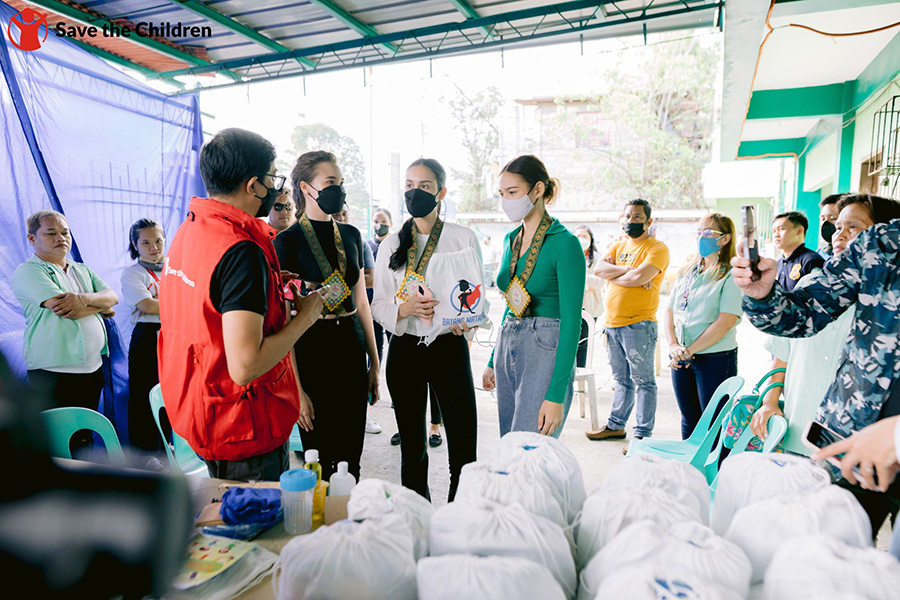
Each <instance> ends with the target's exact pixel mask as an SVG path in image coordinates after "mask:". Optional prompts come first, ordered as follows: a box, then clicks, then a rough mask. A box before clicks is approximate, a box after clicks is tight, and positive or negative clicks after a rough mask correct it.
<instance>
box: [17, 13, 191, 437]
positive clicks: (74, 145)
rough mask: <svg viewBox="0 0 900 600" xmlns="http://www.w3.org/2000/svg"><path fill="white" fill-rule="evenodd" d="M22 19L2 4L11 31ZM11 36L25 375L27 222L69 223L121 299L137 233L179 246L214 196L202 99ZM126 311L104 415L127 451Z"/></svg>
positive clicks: (82, 255)
mask: <svg viewBox="0 0 900 600" xmlns="http://www.w3.org/2000/svg"><path fill="white" fill-rule="evenodd" d="M16 12H18V11H17V10H15V9H13V8H11V7H9V6H8V5H6V4H3V3H2V2H0V23H3V24H6V23H9V20H10V18H11V17H12V16H13V15H14V14H15V13H16ZM0 29H2V30H3V44H0V129H2V131H3V141H2V147H0V231H2V234H0V256H2V258H3V260H2V261H0V351H2V352H3V354H4V355H5V356H6V357H7V359H8V360H9V362H10V363H11V365H12V367H13V369H14V370H15V371H16V372H17V373H18V374H19V375H24V370H25V365H24V361H23V358H22V332H23V329H24V326H25V320H24V317H23V315H22V310H21V307H20V306H19V303H18V302H17V301H16V298H15V296H14V295H13V293H12V289H11V285H10V281H11V278H12V273H13V271H14V270H15V268H16V267H17V266H18V265H19V264H20V263H21V262H23V261H24V260H25V259H26V258H27V257H28V256H30V255H31V253H32V248H31V245H30V244H29V243H28V241H27V239H26V237H25V233H26V232H25V219H26V217H27V216H28V215H29V214H31V213H33V212H35V211H37V210H41V209H47V208H52V209H55V210H59V211H60V212H62V213H64V214H65V215H66V217H67V219H68V221H69V225H70V228H71V231H72V233H73V238H74V245H73V249H72V258H73V259H74V260H77V261H80V262H84V263H85V264H87V265H88V266H90V267H91V268H92V269H94V270H95V271H96V272H97V273H98V274H99V275H100V277H101V278H102V279H103V280H104V281H106V283H107V284H108V285H109V286H110V287H112V288H113V289H114V290H116V293H119V297H120V298H121V293H120V292H121V289H120V283H119V280H120V277H121V273H122V270H123V269H125V268H126V267H128V266H130V265H131V264H132V261H131V259H130V257H129V256H128V254H127V248H128V229H129V227H130V226H131V224H132V223H133V222H134V221H136V220H138V219H139V218H142V217H147V218H150V219H154V220H156V221H158V222H160V223H161V224H162V226H163V228H164V230H165V231H166V234H167V235H168V236H169V237H172V236H174V234H175V231H176V230H177V229H178V226H179V225H180V224H181V222H182V220H183V219H184V215H185V214H186V212H187V206H188V202H189V201H190V198H191V197H192V196H194V195H200V196H202V195H204V187H203V182H202V180H201V178H200V173H199V169H198V161H197V157H198V154H199V152H200V147H201V145H202V143H203V132H202V129H201V123H200V108H199V101H198V98H197V97H196V96H182V97H178V98H170V97H168V96H166V95H164V94H162V93H160V92H157V91H155V90H153V89H152V88H149V87H147V86H146V85H144V84H142V83H140V82H138V81H136V80H135V79H133V78H131V77H130V76H128V75H126V74H124V73H122V72H120V71H119V70H118V69H116V68H115V67H112V66H110V65H109V64H107V63H106V62H104V61H103V60H101V59H99V58H96V57H95V56H93V55H92V54H90V53H89V52H87V51H85V50H82V49H81V48H78V47H76V46H75V45H74V44H72V43H70V42H68V41H66V40H65V39H63V38H57V37H56V36H54V35H53V34H52V32H51V33H50V35H48V37H47V40H46V42H44V44H43V46H42V47H41V48H40V49H38V50H34V51H31V52H25V51H22V50H19V49H18V48H16V47H15V46H13V45H12V44H11V43H10V41H9V40H8V39H7V35H8V33H7V28H6V27H2V28H0ZM13 32H14V35H17V34H16V33H15V29H13ZM40 37H41V38H43V30H42V31H41V35H40ZM116 311H117V312H116V317H115V319H114V320H113V321H111V322H109V323H108V324H107V330H108V332H109V334H110V348H111V356H110V360H109V361H107V363H106V364H105V367H106V375H107V389H106V391H105V393H104V397H103V401H102V406H101V409H102V412H104V413H105V414H106V415H107V416H108V417H110V418H111V420H112V421H113V423H114V424H115V425H116V429H117V431H118V433H119V437H120V439H121V440H122V441H123V442H127V439H128V435H127V433H128V426H127V422H126V419H125V418H124V415H126V414H127V411H126V406H127V402H128V382H127V378H128V367H127V358H126V354H127V349H128V341H129V339H130V336H131V329H132V325H131V322H130V315H129V314H128V312H129V311H128V309H127V307H126V306H125V305H124V304H121V303H120V304H119V306H117V307H116Z"/></svg>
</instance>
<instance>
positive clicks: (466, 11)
mask: <svg viewBox="0 0 900 600" xmlns="http://www.w3.org/2000/svg"><path fill="white" fill-rule="evenodd" d="M449 1H450V4H452V5H453V8H455V9H456V10H458V11H459V12H460V14H462V16H464V17H465V18H467V19H479V18H481V15H479V14H478V11H476V10H475V8H474V7H473V6H472V5H471V4H469V2H468V0H449ZM481 29H482V31H484V35H485V36H486V37H491V30H490V29H488V28H487V27H482V28H481Z"/></svg>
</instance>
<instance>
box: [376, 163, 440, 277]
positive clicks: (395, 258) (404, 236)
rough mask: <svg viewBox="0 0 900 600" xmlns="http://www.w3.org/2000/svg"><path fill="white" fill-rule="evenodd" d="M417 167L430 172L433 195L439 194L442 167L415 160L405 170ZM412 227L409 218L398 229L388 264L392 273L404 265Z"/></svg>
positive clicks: (410, 240)
mask: <svg viewBox="0 0 900 600" xmlns="http://www.w3.org/2000/svg"><path fill="white" fill-rule="evenodd" d="M419 166H421V167H425V168H426V169H428V170H429V171H431V174H432V175H434V181H435V183H436V184H437V188H438V189H437V192H436V193H435V195H437V194H440V193H441V190H442V189H444V184H445V183H447V172H446V171H445V170H444V167H442V166H441V163H439V162H438V161H436V160H434V159H433V158H417V159H416V160H414V161H412V163H411V164H410V165H409V166H408V167H406V168H407V169H410V168H412V167H419ZM412 226H413V218H412V217H410V218H408V219H407V220H406V221H404V223H403V227H401V228H400V245H399V246H397V249H396V250H394V253H393V254H391V262H390V263H388V264H389V265H390V267H391V269H392V270H394V271H396V270H398V269H399V268H400V267H402V266H403V265H405V264H406V254H407V252H409V249H410V248H411V247H412V243H413V235H412Z"/></svg>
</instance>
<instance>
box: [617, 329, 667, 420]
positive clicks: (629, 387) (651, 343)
mask: <svg viewBox="0 0 900 600" xmlns="http://www.w3.org/2000/svg"><path fill="white" fill-rule="evenodd" d="M657 335H658V333H657V327H656V323H655V322H653V321H640V322H638V323H633V324H631V325H626V326H624V327H607V329H606V336H607V340H608V342H609V348H608V353H609V366H610V367H611V368H612V374H613V378H614V379H615V380H616V392H615V395H614V396H613V405H612V412H610V414H609V420H608V421H607V422H606V428H607V429H625V424H626V423H627V422H628V417H630V416H631V409H632V408H634V401H635V391H637V412H636V414H635V417H636V419H637V424H636V425H635V427H634V435H635V436H636V437H650V436H651V435H652V434H653V424H654V423H655V421H656V371H655V368H656V365H655V357H656V338H657Z"/></svg>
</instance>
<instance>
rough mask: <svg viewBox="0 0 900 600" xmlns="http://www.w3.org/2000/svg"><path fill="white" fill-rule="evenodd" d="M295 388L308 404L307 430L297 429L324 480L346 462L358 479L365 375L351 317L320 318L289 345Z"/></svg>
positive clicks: (359, 340) (359, 329)
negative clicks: (297, 386) (294, 361)
mask: <svg viewBox="0 0 900 600" xmlns="http://www.w3.org/2000/svg"><path fill="white" fill-rule="evenodd" d="M294 350H295V351H296V353H297V370H298V371H299V375H300V385H302V386H303V391H304V392H306V395H307V396H309V398H310V399H311V400H312V404H313V411H314V413H315V414H314V419H313V429H312V431H303V430H302V429H301V430H300V438H301V439H302V440H303V448H304V449H306V450H313V449H315V450H318V451H319V462H320V463H321V465H322V477H323V478H324V479H325V480H326V481H327V480H328V479H329V478H330V477H331V474H332V473H334V472H335V471H337V463H338V462H340V461H343V460H345V461H347V464H348V467H349V470H350V472H351V473H352V474H353V476H354V477H356V479H357V481H359V459H360V457H361V456H362V450H363V440H364V438H365V435H366V408H367V407H368V404H369V402H368V397H369V390H368V387H369V377H368V366H367V364H368V363H367V357H366V345H365V337H364V335H363V332H362V327H360V324H359V320H358V319H357V318H356V315H351V316H349V317H343V318H340V319H320V320H319V321H317V322H316V324H315V325H313V326H312V327H310V328H309V329H308V330H307V331H306V333H304V334H303V335H302V336H300V339H299V340H297V344H296V345H295V346H294Z"/></svg>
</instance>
